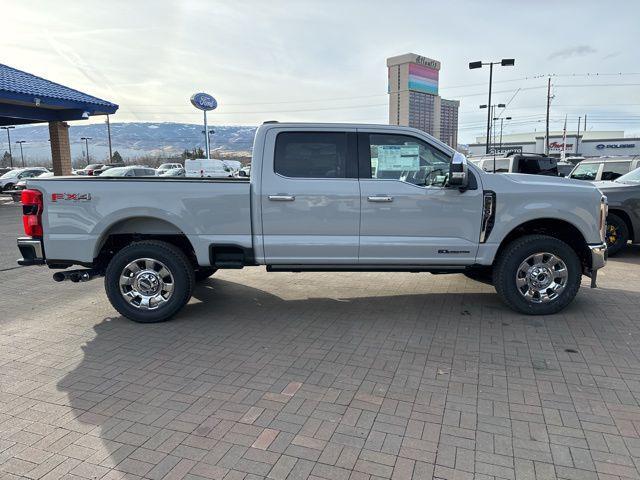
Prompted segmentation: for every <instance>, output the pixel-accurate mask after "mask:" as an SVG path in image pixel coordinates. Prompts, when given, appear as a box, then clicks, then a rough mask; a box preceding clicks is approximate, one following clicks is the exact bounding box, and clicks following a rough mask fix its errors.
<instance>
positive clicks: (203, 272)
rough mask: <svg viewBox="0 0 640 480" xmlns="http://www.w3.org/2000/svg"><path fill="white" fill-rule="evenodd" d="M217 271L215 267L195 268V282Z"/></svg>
mask: <svg viewBox="0 0 640 480" xmlns="http://www.w3.org/2000/svg"><path fill="white" fill-rule="evenodd" d="M217 271H218V269H217V268H215V267H200V268H199V269H198V270H196V282H202V281H203V280H206V279H207V278H209V277H210V276H211V275H213V274H214V273H216V272H217Z"/></svg>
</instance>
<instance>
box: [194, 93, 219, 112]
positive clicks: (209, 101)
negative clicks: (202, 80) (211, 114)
mask: <svg viewBox="0 0 640 480" xmlns="http://www.w3.org/2000/svg"><path fill="white" fill-rule="evenodd" d="M191 105H193V106H194V107H196V108H197V109H198V110H204V111H205V112H207V111H211V110H215V109H216V108H217V107H218V102H217V101H216V99H215V98H213V97H212V96H211V95H209V94H208V93H194V94H193V95H192V96H191Z"/></svg>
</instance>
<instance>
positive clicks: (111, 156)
mask: <svg viewBox="0 0 640 480" xmlns="http://www.w3.org/2000/svg"><path fill="white" fill-rule="evenodd" d="M107 135H108V137H109V163H111V162H112V160H113V152H112V151H111V124H110V123H109V115H107Z"/></svg>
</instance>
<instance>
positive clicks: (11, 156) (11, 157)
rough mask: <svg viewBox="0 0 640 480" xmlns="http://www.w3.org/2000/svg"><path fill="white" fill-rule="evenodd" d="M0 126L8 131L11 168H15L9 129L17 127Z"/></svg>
mask: <svg viewBox="0 0 640 480" xmlns="http://www.w3.org/2000/svg"><path fill="white" fill-rule="evenodd" d="M0 128H2V129H3V130H6V131H7V142H9V161H10V162H11V168H13V155H12V153H11V134H10V133H9V130H11V129H12V128H16V127H0Z"/></svg>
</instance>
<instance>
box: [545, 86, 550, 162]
mask: <svg viewBox="0 0 640 480" xmlns="http://www.w3.org/2000/svg"><path fill="white" fill-rule="evenodd" d="M550 106H551V77H549V82H548V83H547V128H546V132H547V133H546V135H545V137H544V154H545V155H549V107H550Z"/></svg>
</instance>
